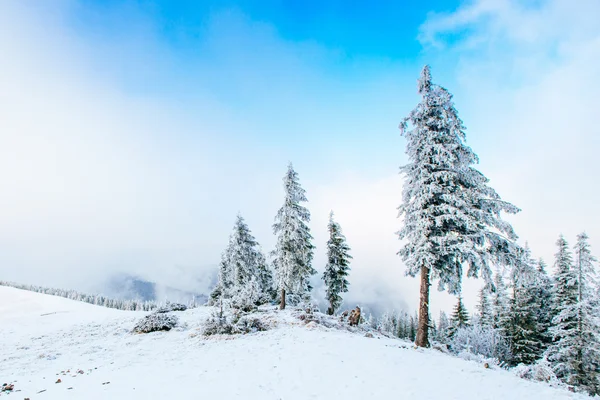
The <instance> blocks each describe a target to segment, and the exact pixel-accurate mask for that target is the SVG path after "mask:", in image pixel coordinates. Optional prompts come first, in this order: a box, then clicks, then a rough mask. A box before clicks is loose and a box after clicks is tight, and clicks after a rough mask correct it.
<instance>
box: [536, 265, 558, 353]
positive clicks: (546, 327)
mask: <svg viewBox="0 0 600 400" xmlns="http://www.w3.org/2000/svg"><path fill="white" fill-rule="evenodd" d="M531 290H532V291H533V292H534V293H535V294H534V296H535V298H536V307H537V315H536V321H537V334H538V337H539V340H540V341H541V342H542V345H543V346H542V348H543V350H544V351H545V350H546V349H548V346H550V344H551V343H552V334H551V333H550V327H551V326H552V318H553V317H554V315H553V314H552V307H553V301H554V299H553V282H552V278H551V277H550V276H549V275H548V272H547V271H546V263H545V262H544V260H542V259H541V258H540V259H539V260H538V263H537V281H536V282H535V283H534V286H533V287H532V289H531Z"/></svg>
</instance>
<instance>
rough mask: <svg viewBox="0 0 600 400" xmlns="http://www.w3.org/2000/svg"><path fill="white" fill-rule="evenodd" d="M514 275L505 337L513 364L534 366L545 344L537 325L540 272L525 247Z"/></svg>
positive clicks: (514, 269)
mask: <svg viewBox="0 0 600 400" xmlns="http://www.w3.org/2000/svg"><path fill="white" fill-rule="evenodd" d="M520 253H521V257H520V259H519V262H518V263H517V264H516V266H515V267H514V268H513V271H512V274H511V286H512V293H511V296H510V302H509V317H508V320H507V324H506V328H505V335H506V338H507V341H508V343H509V346H510V353H511V357H510V364H511V365H518V364H527V365H529V364H533V363H534V362H535V361H536V360H537V359H539V358H540V357H541V356H542V353H543V351H544V340H543V338H542V335H541V332H540V331H539V329H540V327H539V325H538V320H537V317H538V309H539V299H538V298H537V294H538V293H537V292H536V290H535V289H536V288H537V287H538V285H539V283H538V282H539V280H540V276H539V272H538V270H537V268H536V266H535V264H534V261H533V259H532V258H531V251H530V250H529V247H528V246H526V247H525V248H524V249H522V250H521V252H520Z"/></svg>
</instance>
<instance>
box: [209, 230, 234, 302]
mask: <svg viewBox="0 0 600 400" xmlns="http://www.w3.org/2000/svg"><path fill="white" fill-rule="evenodd" d="M232 248H233V245H232V237H231V235H230V236H229V244H228V245H227V248H225V251H223V253H222V254H221V262H220V263H219V273H218V275H217V285H216V286H215V288H214V289H213V291H212V292H211V293H210V299H209V305H216V304H218V303H219V301H220V300H222V299H223V298H228V297H230V292H231V288H232V287H233V270H232V268H231V267H232V264H231V262H230V259H231V250H232Z"/></svg>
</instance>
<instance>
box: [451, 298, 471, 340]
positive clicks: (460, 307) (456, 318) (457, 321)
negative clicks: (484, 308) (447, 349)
mask: <svg viewBox="0 0 600 400" xmlns="http://www.w3.org/2000/svg"><path fill="white" fill-rule="evenodd" d="M467 326H469V313H468V312H467V309H466V308H465V305H464V304H463V302H462V297H461V296H458V302H457V303H456V306H454V312H453V313H452V316H451V317H450V327H449V329H448V336H450V337H452V336H453V335H454V333H455V332H456V331H457V330H458V329H460V328H465V327H467Z"/></svg>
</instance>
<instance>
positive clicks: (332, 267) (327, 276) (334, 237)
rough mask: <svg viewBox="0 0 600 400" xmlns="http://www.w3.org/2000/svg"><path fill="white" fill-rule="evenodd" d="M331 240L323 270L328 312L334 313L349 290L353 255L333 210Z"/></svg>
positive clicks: (330, 227) (330, 226) (330, 219)
mask: <svg viewBox="0 0 600 400" xmlns="http://www.w3.org/2000/svg"><path fill="white" fill-rule="evenodd" d="M327 228H328V230H329V240H328V241H327V265H326V266H325V272H323V280H324V281H325V293H326V298H327V301H329V307H328V308H327V314H329V315H333V314H334V313H335V311H336V310H337V309H338V308H339V307H340V306H341V304H342V296H341V293H345V292H347V291H348V285H349V283H348V280H347V279H346V277H347V276H348V272H349V270H350V260H351V259H352V256H351V255H350V254H349V253H348V252H349V251H350V247H348V244H347V243H346V237H345V236H344V235H343V234H342V228H341V227H340V225H339V224H338V223H337V222H335V221H334V219H333V211H332V212H331V213H330V214H329V224H328V226H327Z"/></svg>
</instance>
